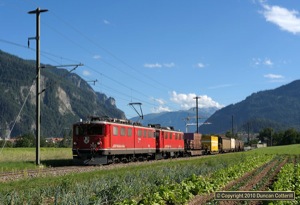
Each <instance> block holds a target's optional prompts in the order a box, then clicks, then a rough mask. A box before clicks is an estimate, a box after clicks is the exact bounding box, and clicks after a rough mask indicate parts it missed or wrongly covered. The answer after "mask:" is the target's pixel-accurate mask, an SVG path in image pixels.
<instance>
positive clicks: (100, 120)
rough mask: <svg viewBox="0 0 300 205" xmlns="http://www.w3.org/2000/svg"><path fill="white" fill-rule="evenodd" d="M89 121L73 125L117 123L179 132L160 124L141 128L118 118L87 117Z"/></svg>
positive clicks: (129, 121)
mask: <svg viewBox="0 0 300 205" xmlns="http://www.w3.org/2000/svg"><path fill="white" fill-rule="evenodd" d="M88 118H89V120H87V121H84V122H82V120H81V121H80V122H77V123H75V124H91V123H107V122H108V123H118V124H124V125H134V126H141V127H145V128H147V127H148V128H154V129H162V130H168V131H175V132H180V131H177V130H174V127H172V126H169V127H162V126H161V125H160V124H148V126H143V125H142V124H141V123H138V122H132V121H131V120H127V119H118V118H110V117H107V116H104V117H98V116H89V117H88Z"/></svg>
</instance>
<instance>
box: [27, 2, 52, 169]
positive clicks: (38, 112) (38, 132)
mask: <svg viewBox="0 0 300 205" xmlns="http://www.w3.org/2000/svg"><path fill="white" fill-rule="evenodd" d="M47 11H48V10H47V9H40V8H37V9H36V10H33V11H29V12H28V13H29V14H36V36H35V37H33V38H28V46H29V40H31V39H35V40H36V165H40V158H41V157H40V141H41V140H40V139H41V96H40V94H41V93H40V75H41V70H40V69H41V68H40V13H42V12H47Z"/></svg>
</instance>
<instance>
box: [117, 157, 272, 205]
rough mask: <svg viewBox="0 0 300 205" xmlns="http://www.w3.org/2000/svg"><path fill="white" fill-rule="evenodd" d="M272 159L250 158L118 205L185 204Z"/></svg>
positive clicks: (161, 187)
mask: <svg viewBox="0 0 300 205" xmlns="http://www.w3.org/2000/svg"><path fill="white" fill-rule="evenodd" d="M271 159H272V156H255V157H249V158H247V159H246V160H245V161H244V162H242V163H238V164H235V165H232V166H229V167H226V168H224V169H220V170H217V171H216V172H214V173H212V174H210V175H207V176H201V175H200V176H197V175H195V174H193V175H192V176H191V177H189V178H187V179H185V180H183V181H182V182H181V183H175V182H173V183H168V184H161V185H160V186H159V188H158V190H156V191H155V192H152V193H148V194H146V196H144V197H143V198H141V199H130V200H124V201H123V202H119V203H117V204H119V205H123V204H131V205H136V204H185V203H187V202H188V201H189V200H190V199H191V198H192V197H194V196H195V195H199V194H205V193H211V192H214V191H217V190H220V189H221V188H223V187H225V185H226V184H228V183H229V182H231V181H233V180H235V179H237V178H240V177H241V176H243V175H244V174H245V173H246V172H249V171H251V170H253V169H255V168H257V167H259V166H261V165H263V164H265V163H267V162H269V161H270V160H271Z"/></svg>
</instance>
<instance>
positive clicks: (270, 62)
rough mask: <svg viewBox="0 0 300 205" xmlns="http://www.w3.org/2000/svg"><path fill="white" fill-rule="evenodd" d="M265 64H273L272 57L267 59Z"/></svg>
mask: <svg viewBox="0 0 300 205" xmlns="http://www.w3.org/2000/svg"><path fill="white" fill-rule="evenodd" d="M264 64H265V65H268V66H272V65H273V62H272V61H271V60H270V59H265V61H264Z"/></svg>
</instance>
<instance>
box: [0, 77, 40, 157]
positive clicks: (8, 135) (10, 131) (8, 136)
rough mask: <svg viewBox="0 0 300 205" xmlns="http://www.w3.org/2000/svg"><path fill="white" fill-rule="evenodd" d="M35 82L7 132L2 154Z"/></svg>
mask: <svg viewBox="0 0 300 205" xmlns="http://www.w3.org/2000/svg"><path fill="white" fill-rule="evenodd" d="M34 84H35V80H34V81H33V83H32V85H31V87H30V89H29V92H28V94H27V96H26V98H25V101H24V103H23V105H22V107H21V109H20V111H19V113H18V115H17V117H16V119H15V121H14V123H13V126H12V127H11V129H10V130H9V133H8V134H7V137H6V138H5V139H4V143H3V146H2V148H1V150H0V155H1V153H2V151H3V149H4V147H5V145H6V139H10V134H11V133H12V131H13V129H14V127H15V125H16V123H17V120H18V119H19V117H20V115H21V112H22V110H23V108H24V106H25V104H26V102H27V100H28V97H29V95H30V93H31V90H32V88H33V86H34Z"/></svg>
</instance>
